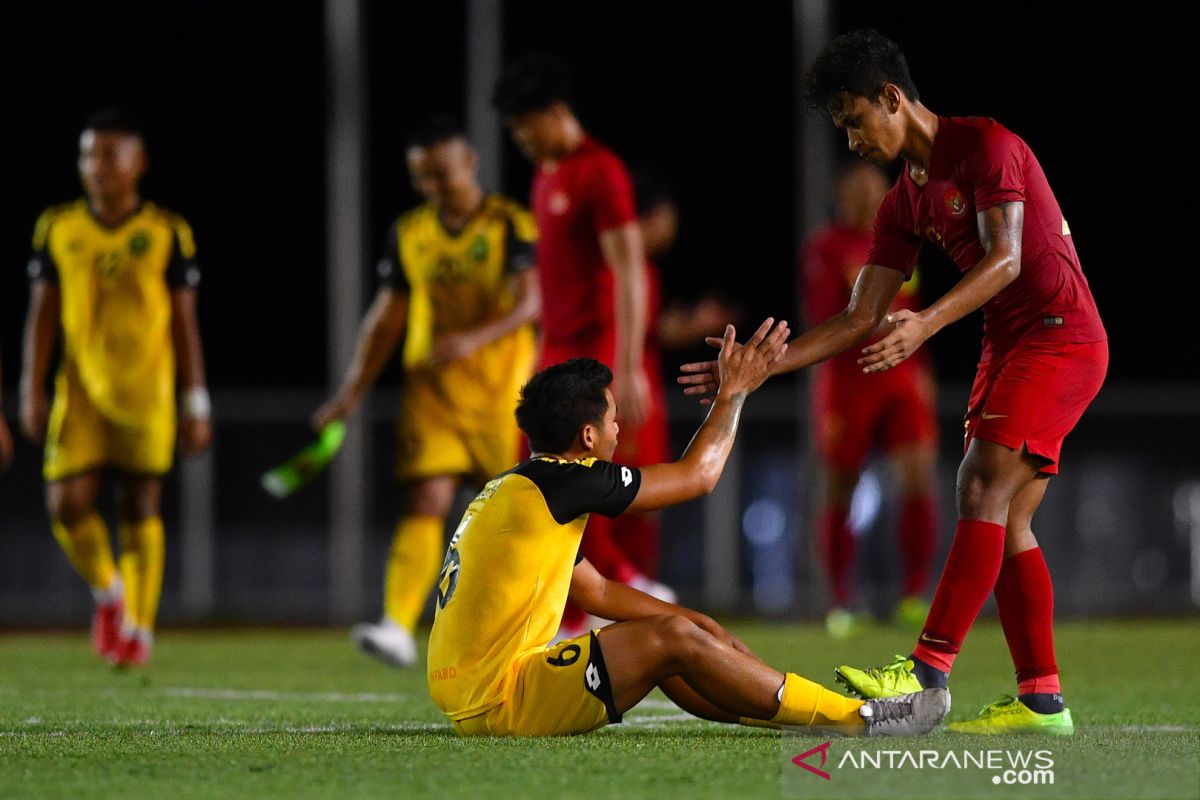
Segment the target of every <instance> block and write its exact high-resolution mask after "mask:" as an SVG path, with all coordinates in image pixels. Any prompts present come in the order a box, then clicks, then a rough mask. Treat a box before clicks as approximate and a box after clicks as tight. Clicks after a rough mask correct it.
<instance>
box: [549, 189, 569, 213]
mask: <svg viewBox="0 0 1200 800" xmlns="http://www.w3.org/2000/svg"><path fill="white" fill-rule="evenodd" d="M546 206H547V207H548V208H549V209H550V213H551V214H553V215H555V216H556V217H561V216H562V215H563V214H565V213H567V209H568V208H570V207H571V198H570V197H568V196H567V193H566V192H563V191H557V192H554V193H553V194H551V195H550V200H549V202H548V203H546Z"/></svg>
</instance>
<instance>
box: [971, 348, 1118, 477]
mask: <svg viewBox="0 0 1200 800" xmlns="http://www.w3.org/2000/svg"><path fill="white" fill-rule="evenodd" d="M1107 371H1108V342H1107V341H1101V342H1086V343H1082V344H1081V343H1075V342H1039V343H1036V344H1026V345H1019V346H1017V347H1015V348H1013V349H1012V350H1009V351H1008V352H1006V353H1003V354H999V355H997V356H996V357H993V358H990V359H988V360H987V361H982V362H980V364H979V368H978V370H977V371H976V372H975V383H974V384H973V385H972V386H971V400H970V402H969V403H968V404H967V415H966V417H965V418H964V422H963V426H964V427H965V429H966V434H965V437H964V441H963V450H964V452H965V451H966V448H967V447H968V446H970V444H971V440H972V439H975V438H979V439H983V440H984V441H988V442H995V443H996V444H999V445H1003V446H1005V447H1009V448H1012V449H1013V450H1019V449H1021V447H1024V448H1025V451H1026V452H1028V453H1030V454H1031V455H1035V456H1037V457H1039V458H1041V459H1044V460H1045V461H1046V463H1045V464H1044V465H1043V466H1042V468H1041V469H1040V470H1039V472H1041V473H1042V474H1044V475H1057V474H1058V461H1059V454H1060V453H1061V452H1062V443H1063V439H1065V438H1066V436H1067V434H1068V433H1070V432H1071V431H1072V429H1074V427H1075V425H1076V424H1077V423H1078V422H1079V418H1080V417H1082V416H1083V412H1084V409H1086V408H1087V407H1088V405H1089V404H1090V403H1091V402H1092V399H1093V398H1095V396H1096V394H1097V393H1098V392H1099V391H1100V386H1101V385H1102V384H1103V383H1104V375H1105V373H1106V372H1107Z"/></svg>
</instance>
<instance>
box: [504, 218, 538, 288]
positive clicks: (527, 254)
mask: <svg viewBox="0 0 1200 800" xmlns="http://www.w3.org/2000/svg"><path fill="white" fill-rule="evenodd" d="M533 264H534V257H533V242H525V241H522V240H521V239H519V238H517V229H516V226H515V225H514V224H513V219H512V217H511V216H508V215H505V218H504V271H505V272H507V273H509V274H510V275H511V274H513V273H516V272H521V271H523V270H527V269H529V268H530V267H532V266H533Z"/></svg>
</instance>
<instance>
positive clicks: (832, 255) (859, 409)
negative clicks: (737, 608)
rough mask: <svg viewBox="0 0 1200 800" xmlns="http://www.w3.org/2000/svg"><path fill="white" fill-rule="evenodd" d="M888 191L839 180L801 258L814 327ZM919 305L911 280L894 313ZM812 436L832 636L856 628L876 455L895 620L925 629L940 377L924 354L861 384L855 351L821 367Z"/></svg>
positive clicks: (847, 177)
mask: <svg viewBox="0 0 1200 800" xmlns="http://www.w3.org/2000/svg"><path fill="white" fill-rule="evenodd" d="M887 190H888V181H887V176H886V175H885V174H884V172H883V170H882V169H880V168H879V167H878V166H876V165H875V164H870V163H866V162H861V163H858V164H855V165H854V166H852V167H850V168H849V169H847V170H845V171H844V172H843V173H842V175H841V177H840V178H839V180H838V184H837V220H836V221H835V222H833V223H832V224H830V225H829V226H828V227H826V228H823V229H822V230H820V231H817V232H816V233H815V234H813V236H812V237H811V238H810V239H809V240H808V242H807V243H806V244H805V246H804V250H803V252H802V254H801V285H802V287H803V296H802V299H803V301H804V303H803V305H804V314H805V316H806V318H807V322H808V324H809V325H817V324H819V323H821V322H823V321H824V320H827V319H829V318H830V317H832V316H834V315H835V314H837V313H838V312H839V311H841V310H842V309H843V308H845V307H846V304H847V303H849V302H850V292H851V290H852V289H853V288H854V281H855V280H856V279H857V278H858V271H859V269H860V268H861V267H862V265H863V264H864V263H866V260H867V255H868V254H869V253H870V251H871V230H872V223H873V222H874V220H875V212H876V211H877V210H878V209H879V204H880V202H881V201H882V200H883V197H884V195H885V194H887ZM918 304H919V297H918V296H917V278H916V276H915V275H914V277H913V279H912V280H910V281H908V282H907V283H905V284H904V286H903V287H902V288H901V289H900V293H899V294H898V295H897V296H896V301H895V302H894V303H893V304H892V311H897V310H899V309H909V310H914V311H915V310H917V309H918V308H919V305H918ZM883 333H884V331H880V335H878V336H876V337H875V338H882V334H883ZM813 434H814V436H815V437H816V443H817V453H818V454H819V456H820V458H821V462H822V467H823V474H822V476H821V477H822V481H821V486H822V496H821V505H820V514H819V522H818V526H819V527H818V533H817V536H818V549H819V551H820V554H821V558H822V561H823V562H824V566H825V574H826V577H827V578H828V580H829V585H830V592H831V594H832V605H831V607H830V609H829V612H828V614H827V615H826V617H825V628H826V630H828V631H829V633H830V634H831V635H832V636H835V637H837V638H844V637H845V636H848V635H849V634H851V633H852V632H853V631H854V629H855V627H856V625H857V619H856V618H855V616H854V614H853V612H852V611H851V610H850V607H851V603H852V601H853V597H854V565H855V550H856V542H855V537H854V533H853V532H852V531H851V529H850V502H851V499H852V498H853V496H854V489H855V486H856V485H857V484H858V479H859V474H860V473H861V471H862V469H863V467H864V465H865V462H866V459H867V456H868V454H869V452H870V450H871V448H872V447H878V448H879V449H880V450H881V451H883V452H884V453H886V455H887V457H888V460H889V461H890V462H891V464H892V466H893V468H894V469H895V471H896V474H897V475H898V477H899V478H900V490H901V496H902V500H901V507H900V528H899V538H900V550H901V552H902V555H903V558H904V578H903V588H902V595H901V600H900V605H899V606H898V607H897V610H896V616H897V618H898V619H899V620H900V621H901V622H903V623H905V624H907V625H911V626H912V627H915V628H918V629H919V628H920V626H921V623H922V622H924V621H925V616H926V614H927V613H928V612H929V604H928V603H926V602H925V600H924V598H923V597H922V595H923V594H924V593H925V590H926V589H927V588H928V584H929V569H930V561H931V560H932V558H933V550H934V546H935V544H936V542H937V517H936V506H935V503H934V499H933V479H934V467H935V465H936V461H937V441H938V430H937V418H936V415H935V413H934V383H933V372H932V370H931V368H930V364H929V359H928V358H927V357H926V353H925V351H923V350H922V351H919V352H918V353H917V354H916V355H914V356H913V357H912V358H910V359H907V360H905V361H903V362H901V363H900V364H899V365H898V366H897V367H896V368H895V369H891V370H888V371H887V372H884V373H880V374H877V375H864V374H863V371H862V368H861V367H859V366H858V356H857V355H856V354H855V353H853V352H845V353H842V354H840V355H837V356H834V357H833V358H831V359H829V360H828V361H826V362H824V363H821V364H818V365H817V366H815V367H814V368H813Z"/></svg>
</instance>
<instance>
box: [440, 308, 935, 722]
mask: <svg viewBox="0 0 1200 800" xmlns="http://www.w3.org/2000/svg"><path fill="white" fill-rule="evenodd" d="M773 322H774V321H773V320H770V319H768V320H766V321H765V322H764V323H763V324H762V325H761V326H760V327H759V329H758V330H757V331H756V332H755V334H754V335H753V336H752V337H751V338H750V340H749V341H748V342H747V343H746V344H745V345H744V346H743V345H738V344H737V343H736V342H735V341H734V330H733V327H732V326H728V327H727V328H726V331H725V337H724V343H723V346H722V348H721V353H720V356H719V364H720V390H719V391H718V393H717V396H716V400H715V401H714V402H713V404H712V408H711V409H710V411H709V414H708V418H707V419H706V420H705V422H704V424H703V425H701V426H700V429H699V430H698V431H697V432H696V435H695V438H693V439H692V443H691V444H690V445H689V446H688V449H687V452H685V453H684V455H683V457H682V458H681V459H680V460H679V461H676V462H674V463H671V464H655V465H651V466H647V467H643V468H641V469H640V470H639V469H638V468H635V467H626V466H620V465H617V464H613V463H611V462H610V461H609V460H608V459H610V458H611V457H612V454H613V452H614V450H615V449H616V446H617V433H618V428H617V422H616V417H617V412H618V409H617V408H616V407H615V405H616V404H615V401H614V399H613V393H612V390H611V388H610V387H609V384H610V383H611V382H612V373H611V372H610V371H609V369H608V367H606V366H604V365H603V364H601V363H600V362H598V361H594V360H592V359H572V360H570V361H567V362H565V363H562V364H557V365H555V366H552V367H548V368H547V369H545V370H543V371H541V372H539V373H538V374H537V375H535V376H534V377H533V378H532V379H531V380H530V381H529V383H528V384H526V385H525V387H524V389H522V392H521V402H520V405H519V406H518V408H517V420H518V422H519V423H520V426H521V429H522V430H524V431H525V433H526V435H528V437H529V442H530V446H531V447H532V448H533V456H532V457H531V458H530V459H529V460H527V461H525V462H523V463H521V464H519V465H517V466H516V467H514V468H512V469H511V470H509V471H508V472H505V473H503V474H501V475H500V476H498V477H496V478H495V479H493V480H492V481H491V482H489V483H488V484H487V485H486V486H485V487H484V489H483V491H482V492H480V494H479V495H478V496H477V497H476V498H475V500H474V501H473V502H472V503H471V505H470V507H469V508H468V509H467V512H466V513H465V514H464V515H463V518H462V522H461V523H460V524H459V526H458V529H457V531H456V532H455V534H454V536H453V538H452V539H451V542H450V549H449V551H448V552H447V554H446V558H445V561H444V563H443V566H442V573H441V578H440V580H439V583H438V598H437V612H436V617H435V619H434V623H433V631H432V633H431V634H430V637H429V659H428V679H429V691H430V694H431V695H432V696H433V700H434V702H435V703H436V704H437V705H438V707H439V708H441V709H442V711H443V712H445V713H446V714H447V716H449V717H450V719H451V721H452V722H453V724H454V728H455V730H456V731H457V732H458V733H460V734H462V735H498V736H546V735H556V734H559V735H561V734H574V733H585V732H587V731H590V730H593V729H595V728H598V727H600V726H602V725H605V724H606V723H615V722H620V721H621V715H622V714H623V713H624V712H625V711H627V710H628V709H630V708H632V707H633V706H634V705H636V704H637V703H638V701H640V700H641V699H642V698H643V697H645V696H646V694H647V693H649V692H650V691H651V690H652V689H653V688H654V687H656V686H657V687H659V688H661V689H662V690H663V691H664V692H665V693H666V694H667V696H668V697H670V698H671V699H672V700H673V701H675V703H677V704H678V705H679V706H680V707H681V708H683V709H684V710H686V711H688V712H690V713H692V714H695V715H696V716H698V717H702V718H704V719H709V720H713V721H717V722H729V723H741V724H745V725H755V726H766V727H782V726H797V727H815V728H822V729H828V730H833V731H837V732H841V733H844V734H847V735H861V734H876V735H894V734H916V733H925V732H927V731H929V730H931V729H932V728H933V727H934V726H935V725H937V723H938V722H939V721H940V720H941V719H942V717H943V716H944V715H945V714H946V712H947V711H948V710H949V707H950V696H949V694H948V693H947V692H945V691H944V690H938V691H930V690H926V691H924V692H920V693H917V694H911V695H904V696H902V697H898V698H890V699H891V700H893V701H895V702H880V701H876V700H868V701H866V702H865V703H864V702H862V701H859V700H853V699H850V698H847V697H843V696H841V695H839V694H836V693H834V692H831V691H829V690H828V689H825V688H823V687H821V686H819V685H817V684H815V683H813V682H811V681H808V680H805V679H804V678H801V677H800V676H799V675H796V674H794V673H786V674H785V673H783V672H780V671H778V670H776V669H774V668H772V667H770V666H768V665H767V664H765V663H763V662H762V661H760V660H759V659H758V658H757V657H756V656H755V655H754V654H753V653H751V652H750V651H749V650H748V649H747V648H746V646H745V645H743V644H742V643H741V642H739V641H738V640H737V639H735V638H734V637H733V636H731V635H730V634H729V632H728V631H726V630H725V629H724V628H722V627H721V626H720V625H718V624H717V623H716V622H714V621H713V620H712V619H711V618H709V617H707V616H705V615H704V614H701V613H699V612H697V611H692V610H691V609H687V608H683V607H681V606H677V605H673V604H670V603H665V602H663V601H661V600H657V599H655V598H653V597H651V596H650V595H647V594H645V593H643V592H640V591H638V590H637V589H634V588H632V587H630V586H626V585H624V584H621V583H616V582H614V581H610V580H607V579H605V578H603V577H601V575H600V574H599V573H598V572H597V571H596V570H595V568H594V567H592V565H591V564H590V563H589V562H588V561H587V560H586V559H583V558H582V557H581V556H580V555H579V542H580V538H581V536H582V535H583V529H584V526H585V525H586V524H587V520H588V514H590V513H598V514H604V515H605V516H609V517H615V516H617V515H618V514H621V513H622V512H624V511H653V510H655V509H660V508H665V507H667V506H671V505H675V504H677V503H682V502H684V501H686V500H691V499H693V498H696V497H699V496H701V495H703V494H706V493H707V492H710V491H712V489H713V487H714V486H715V485H716V483H717V480H718V479H719V478H720V476H721V471H722V469H723V468H724V465H725V460H726V458H727V457H728V455H729V450H730V448H731V447H732V445H733V440H734V435H735V434H736V431H737V424H738V416H739V415H740V413H741V410H742V405H743V404H744V403H745V400H746V397H747V395H749V394H750V393H751V392H752V391H754V390H755V389H757V388H758V387H759V386H760V385H761V384H762V382H763V381H764V380H765V379H766V377H767V376H768V375H769V374H770V369H771V366H772V364H774V362H775V361H776V360H777V359H778V358H779V356H780V355H782V353H783V352H784V350H785V349H786V347H787V345H786V341H787V337H788V334H789V331H788V328H787V324H786V323H780V324H779V325H773ZM568 598H570V599H571V601H572V602H574V603H577V604H578V605H579V606H580V607H581V608H583V609H584V611H586V612H589V613H591V614H594V615H596V616H598V617H603V618H606V619H612V620H617V622H616V623H615V624H612V625H609V626H607V627H604V628H601V629H599V630H595V631H591V632H589V633H587V634H584V635H583V636H579V637H577V638H574V639H568V640H566V641H563V642H560V643H558V644H555V645H553V646H548V645H547V643H548V642H549V641H550V640H551V637H552V636H554V633H555V631H556V630H557V629H558V624H559V618H560V617H561V616H562V611H563V606H564V604H565V603H566V601H567V599H568Z"/></svg>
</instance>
